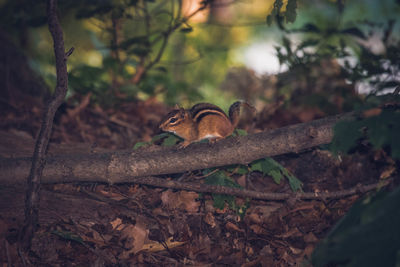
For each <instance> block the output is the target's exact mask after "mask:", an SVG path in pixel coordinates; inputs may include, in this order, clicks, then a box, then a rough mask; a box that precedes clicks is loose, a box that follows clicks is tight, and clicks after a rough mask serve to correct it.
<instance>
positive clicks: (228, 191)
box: [132, 177, 392, 201]
mask: <svg viewBox="0 0 400 267" xmlns="http://www.w3.org/2000/svg"><path fill="white" fill-rule="evenodd" d="M132 182H133V183H138V184H144V185H151V186H156V187H163V188H171V189H180V190H188V191H195V192H199V193H213V194H223V195H231V196H238V197H249V198H254V199H262V200H275V201H282V200H288V199H291V198H296V199H303V200H312V199H317V200H321V199H322V200H326V199H338V198H343V197H347V196H351V195H355V194H362V193H366V192H368V191H371V190H374V189H377V188H380V187H385V186H387V185H389V184H390V183H391V182H392V180H391V179H388V180H385V181H381V182H378V183H374V184H369V185H358V186H355V187H352V188H349V189H344V190H339V191H333V192H315V193H312V192H309V193H270V192H259V191H253V190H247V189H238V188H232V187H225V186H219V185H207V184H199V183H184V182H177V181H172V180H171V181H168V180H165V179H160V178H155V177H137V178H133V179H132Z"/></svg>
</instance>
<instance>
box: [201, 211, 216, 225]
mask: <svg viewBox="0 0 400 267" xmlns="http://www.w3.org/2000/svg"><path fill="white" fill-rule="evenodd" d="M204 222H205V223H206V224H208V225H209V226H211V228H214V227H215V226H216V223H215V217H214V215H213V214H212V213H211V212H207V214H206V216H204Z"/></svg>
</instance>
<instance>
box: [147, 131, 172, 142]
mask: <svg viewBox="0 0 400 267" xmlns="http://www.w3.org/2000/svg"><path fill="white" fill-rule="evenodd" d="M170 135H171V134H170V133H162V134H157V135H155V136H153V138H151V142H152V143H154V142H157V141H158V140H160V139H163V138H165V137H167V136H170Z"/></svg>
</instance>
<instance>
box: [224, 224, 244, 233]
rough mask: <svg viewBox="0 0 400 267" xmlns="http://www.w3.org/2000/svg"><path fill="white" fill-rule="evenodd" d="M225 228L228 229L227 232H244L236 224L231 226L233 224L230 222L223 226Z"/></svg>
mask: <svg viewBox="0 0 400 267" xmlns="http://www.w3.org/2000/svg"><path fill="white" fill-rule="evenodd" d="M225 227H226V229H228V230H232V231H236V232H241V233H243V232H244V230H243V229H240V228H239V227H238V226H237V225H236V224H233V223H231V222H227V223H226V224H225Z"/></svg>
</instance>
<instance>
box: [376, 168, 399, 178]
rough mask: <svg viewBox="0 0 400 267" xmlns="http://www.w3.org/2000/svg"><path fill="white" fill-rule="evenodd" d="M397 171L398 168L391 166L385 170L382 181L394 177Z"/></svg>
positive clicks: (381, 176)
mask: <svg viewBox="0 0 400 267" xmlns="http://www.w3.org/2000/svg"><path fill="white" fill-rule="evenodd" d="M395 171H396V166H395V165H390V166H388V167H387V168H385V169H384V170H383V172H382V173H381V175H380V176H379V178H380V179H386V178H389V177H390V176H392V174H393V173H394V172H395Z"/></svg>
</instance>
